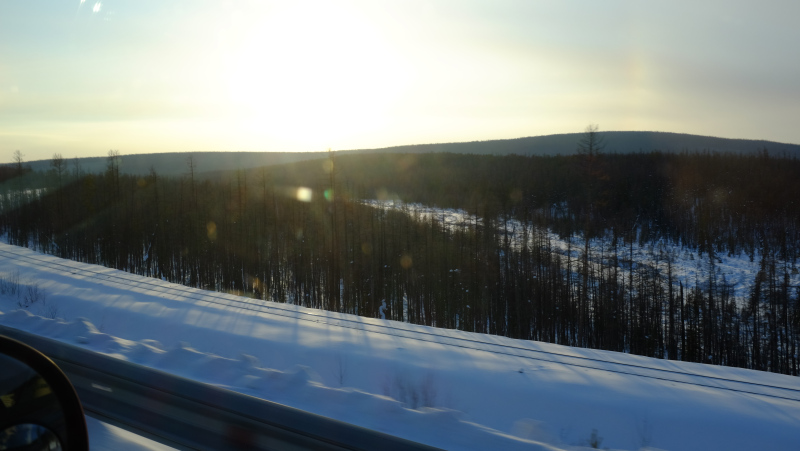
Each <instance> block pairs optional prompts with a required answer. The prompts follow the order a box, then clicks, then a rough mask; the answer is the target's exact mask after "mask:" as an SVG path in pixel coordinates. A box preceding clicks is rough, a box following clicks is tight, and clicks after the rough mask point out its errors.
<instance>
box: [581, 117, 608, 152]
mask: <svg viewBox="0 0 800 451" xmlns="http://www.w3.org/2000/svg"><path fill="white" fill-rule="evenodd" d="M598 130H599V127H598V126H597V124H589V125H587V126H586V130H584V132H583V136H582V137H581V140H580V141H578V153H579V154H581V155H588V156H590V157H591V156H594V155H597V154H599V153H602V152H603V150H604V149H605V148H606V143H605V138H604V137H603V136H602V135H601V134H600V132H599V131H598Z"/></svg>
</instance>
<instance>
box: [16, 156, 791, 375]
mask: <svg viewBox="0 0 800 451" xmlns="http://www.w3.org/2000/svg"><path fill="white" fill-rule="evenodd" d="M192 158H202V155H199V156H196V157H192ZM54 168H55V166H54ZM194 168H195V166H194V164H193V160H192V159H191V158H190V159H189V161H188V165H187V171H186V175H185V176H183V177H160V176H158V174H157V173H156V172H155V171H151V173H150V174H149V175H146V176H140V177H139V176H131V175H125V174H121V173H120V171H119V159H118V155H110V157H109V160H108V170H107V171H106V172H105V173H104V174H100V175H81V174H78V173H75V174H69V173H61V172H59V173H57V172H56V171H55V169H54V170H53V171H51V173H50V175H49V179H50V186H49V189H47V190H46V191H43V192H42V191H37V190H20V189H15V188H14V187H13V186H12V185H11V184H9V185H7V186H8V187H9V189H8V190H7V192H6V193H5V197H4V202H3V204H2V205H3V211H2V215H1V216H0V227H2V232H3V233H5V234H6V236H7V239H8V241H9V242H10V243H12V244H17V245H23V246H29V247H33V248H36V249H39V250H41V251H44V252H48V253H52V254H54V255H58V256H60V257H64V258H70V259H74V260H79V261H84V262H89V263H96V264H102V265H105V266H109V267H114V268H119V269H123V270H126V271H130V272H134V273H138V274H142V275H146V276H151V277H158V278H164V279H166V280H169V281H172V282H178V283H182V284H186V285H190V286H194V287H200V288H204V289H210V290H218V291H226V292H235V293H240V294H243V295H247V296H251V297H254V298H257V299H267V300H273V301H277V302H290V303H293V304H297V305H302V306H307V307H313V308H322V309H327V310H331V311H337V312H345V313H353V314H358V315H362V316H368V317H381V316H383V317H385V318H387V319H394V320H400V321H408V322H413V323H417V324H424V325H431V326H436V327H444V328H457V329H461V330H467V331H475V332H482V333H490V334H498V335H505V336H509V337H514V338H522V339H532V340H541V341H547V342H553V343H560V344H565V345H570V346H581V347H592V348H598V349H607V350H614V351H622V352H630V353H635V354H640V355H646V356H653V357H659V358H670V359H681V360H686V361H698V362H706V363H714V364H722V365H731V366H740V367H746V368H754V369H762V370H768V371H775V372H781V373H787V374H794V375H797V374H798V371H800V368H799V367H798V358H797V347H798V345H800V304H799V303H798V294H799V293H798V288H797V287H795V286H792V285H791V284H790V275H791V274H792V271H796V270H795V264H796V258H797V255H796V247H797V246H796V244H797V242H798V241H797V237H798V235H797V233H798V231H797V224H798V217H797V216H798V206H797V205H796V204H795V203H794V202H795V201H796V198H797V194H798V193H800V189H799V188H798V183H800V182H798V180H800V177H798V175H800V166H799V165H798V162H797V161H794V160H788V159H774V158H770V157H769V156H768V155H767V154H766V153H762V154H761V155H760V156H750V157H745V156H720V155H713V154H694V155H661V154H658V153H653V154H641V155H597V154H591V155H590V154H584V155H577V156H571V157H517V156H505V157H492V156H475V155H449V154H433V155H360V156H341V157H337V158H336V160H335V161H334V160H333V158H332V157H331V158H330V159H328V160H322V161H320V160H318V161H314V162H307V163H303V164H295V165H291V166H282V167H276V168H258V169H254V170H249V171H238V172H235V173H229V174H226V175H217V176H215V177H213V178H210V177H204V178H200V177H199V176H198V175H197V174H195V171H194ZM299 186H306V187H308V188H307V189H308V190H306V189H298V187H299ZM287 187H291V188H287ZM309 194H310V195H309ZM386 196H389V197H393V196H398V197H401V198H403V199H404V200H407V201H413V202H420V203H425V204H431V205H438V206H440V207H458V208H462V209H464V210H465V211H466V212H467V214H466V215H465V216H464V217H463V220H462V221H460V222H459V223H458V224H456V225H451V226H446V225H445V224H444V222H443V221H441V220H438V218H436V217H430V216H424V215H421V214H420V212H419V211H415V210H414V209H413V208H411V209H409V207H404V208H403V209H400V210H397V209H388V208H380V207H375V206H370V205H366V204H364V203H363V202H361V200H362V199H368V198H376V197H386ZM521 224H524V226H522V225H521ZM548 230H557V231H559V232H560V233H561V234H562V235H563V236H564V237H566V239H567V245H568V247H569V249H567V252H566V253H565V252H557V251H556V250H555V249H554V246H555V243H554V242H552V240H551V239H550V238H549V237H550V235H549V234H548V233H546V232H547V231H548ZM573 234H577V235H575V236H580V237H581V238H573ZM599 235H605V236H608V237H610V239H609V240H607V244H606V245H604V246H602V247H600V248H593V247H590V246H589V238H590V237H592V236H599ZM656 238H666V239H669V240H671V241H673V242H678V243H681V244H683V245H685V246H687V247H689V248H693V249H696V250H699V251H700V252H702V254H703V255H704V257H703V258H704V260H703V263H702V265H703V266H704V268H705V269H706V271H707V273H708V274H709V277H708V280H703V281H700V280H698V281H695V282H694V283H691V284H690V285H687V286H684V285H683V284H682V283H679V282H678V281H677V279H675V278H674V276H673V267H672V265H673V262H674V260H675V256H674V255H672V254H670V253H669V252H662V253H659V254H657V259H656V260H657V261H656V262H655V263H653V264H641V263H639V264H637V263H636V262H634V261H633V257H632V255H631V254H632V245H633V243H634V242H635V241H637V240H638V241H641V242H647V241H651V240H654V239H656ZM739 251H745V252H748V253H749V254H750V255H751V257H752V258H754V259H758V261H759V263H760V271H758V274H757V276H756V277H755V279H754V280H753V282H752V288H751V290H750V295H749V296H747V297H746V298H741V299H740V298H736V297H734V295H733V290H732V287H731V286H730V284H729V283H728V282H727V281H726V280H725V279H724V277H718V275H717V274H718V272H717V271H716V270H715V265H716V264H717V260H716V254H717V253H719V252H729V253H733V252H739Z"/></svg>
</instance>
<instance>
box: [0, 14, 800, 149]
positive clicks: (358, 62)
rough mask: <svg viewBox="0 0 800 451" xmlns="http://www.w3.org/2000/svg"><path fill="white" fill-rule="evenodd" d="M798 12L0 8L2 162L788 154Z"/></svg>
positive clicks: (796, 130)
mask: <svg viewBox="0 0 800 451" xmlns="http://www.w3.org/2000/svg"><path fill="white" fill-rule="evenodd" d="M798 17H800V2H798V1H797V0H785V1H769V0H767V1H764V0H761V1H758V2H756V1H737V0H727V1H716V0H704V1H702V2H697V1H670V2H651V1H600V0H574V1H552V2H537V1H533V0H519V1H511V0H509V1H504V0H485V1H474V0H451V1H445V0H424V1H423V0H420V1H415V0H402V1H400V0H398V1H378V0H365V1H356V0H353V1H333V0H327V1H326V0H321V1H297V0H286V1H246V0H237V1H211V0H159V1H153V0H103V1H91V0H86V1H80V0H76V1H63V0H59V1H55V0H0V161H10V160H11V155H12V152H13V151H14V150H16V149H19V150H20V151H22V153H23V154H24V155H25V158H26V160H36V159H44V158H50V157H51V156H52V154H53V153H55V152H60V153H62V154H63V156H64V157H73V156H102V155H105V154H106V153H107V152H108V150H109V149H118V150H119V151H120V152H121V153H123V154H134V153H148V152H166V151H206V150H224V151H234V150H266V151H312V150H313V151H319V150H327V149H328V148H332V149H334V150H340V149H353V148H369V147H386V146H392V145H400V144H417V143H429V142H453V141H473V140H486V139H497V138H517V137H522V136H534V135H546V134H553V133H568V132H580V131H582V130H583V129H584V128H585V127H586V125H587V124H589V123H597V124H599V126H600V129H601V130H658V131H672V132H682V133H694V134H703V135H714V136H722V137H730V138H753V139H768V140H774V141H781V142H791V143H800V27H798V25H797V19H798Z"/></svg>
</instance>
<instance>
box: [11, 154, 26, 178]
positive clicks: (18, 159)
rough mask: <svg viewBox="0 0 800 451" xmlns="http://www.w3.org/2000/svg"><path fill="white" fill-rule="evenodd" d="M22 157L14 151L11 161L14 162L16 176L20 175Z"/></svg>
mask: <svg viewBox="0 0 800 451" xmlns="http://www.w3.org/2000/svg"><path fill="white" fill-rule="evenodd" d="M22 157H24V155H23V154H22V152H20V150H19V149H17V150H15V151H14V156H13V157H12V161H14V164H15V165H16V166H17V174H22Z"/></svg>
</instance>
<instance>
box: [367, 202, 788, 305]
mask: <svg viewBox="0 0 800 451" xmlns="http://www.w3.org/2000/svg"><path fill="white" fill-rule="evenodd" d="M364 203H365V204H366V205H372V206H374V207H376V208H384V209H392V210H397V211H403V212H406V213H407V214H409V215H412V216H418V217H419V218H420V219H422V220H430V218H433V219H435V220H436V221H438V222H440V223H442V224H444V225H445V227H447V228H449V229H450V230H457V229H470V228H472V227H474V226H475V223H476V222H477V224H478V225H482V224H483V221H482V220H481V218H476V217H475V216H474V215H470V214H469V213H468V212H466V211H464V210H458V209H444V208H436V207H429V206H425V205H421V204H408V203H403V202H400V201H392V200H388V201H377V200H372V201H365V202H364ZM499 227H500V228H501V231H502V228H504V227H505V228H506V229H507V231H508V235H509V240H510V242H511V245H512V246H519V245H520V244H521V242H522V235H523V227H525V226H524V225H523V224H522V223H521V222H520V221H517V220H514V219H510V220H508V221H507V222H506V223H505V224H503V223H502V222H501V223H500V225H499ZM527 229H528V230H527V232H528V236H529V237H530V238H529V239H530V240H532V239H533V237H534V236H535V234H536V233H537V230H536V229H535V228H534V227H533V226H532V225H530V224H528V225H527ZM543 233H544V235H545V236H544V239H545V241H546V242H549V243H550V246H551V248H552V249H553V251H554V252H558V253H560V254H562V255H564V256H567V255H568V256H569V257H570V258H572V259H574V261H578V260H579V259H580V258H581V253H582V252H583V245H584V242H583V237H582V236H581V235H580V234H575V235H574V236H572V237H570V238H569V239H565V238H562V237H560V236H558V234H556V233H553V232H552V231H549V230H546V231H543ZM611 242H612V240H611V239H610V238H608V237H603V238H593V239H591V240H589V249H590V251H589V254H590V259H591V260H592V261H594V262H595V263H596V264H597V263H600V261H601V260H603V263H604V264H610V260H609V259H610V258H611V256H612V255H613V249H612V245H611ZM617 252H618V258H619V265H620V267H621V268H622V269H623V271H621V272H620V277H625V276H626V272H625V271H627V270H628V269H629V268H630V267H631V266H630V265H629V262H630V261H632V262H633V265H632V267H633V268H634V269H635V268H636V266H637V265H649V266H654V267H657V268H658V270H659V271H660V272H661V274H662V275H664V276H665V277H666V274H667V265H668V264H667V260H669V261H670V263H671V265H672V277H673V283H674V284H675V285H676V286H677V285H678V284H679V283H683V286H684V287H693V286H695V284H699V285H700V286H703V285H705V284H706V283H707V281H708V276H709V274H710V272H711V270H712V269H711V265H710V263H709V256H708V254H699V253H698V252H697V251H696V250H694V249H687V248H686V247H683V246H680V245H679V244H676V243H672V242H669V241H666V240H660V241H658V242H650V243H645V244H641V243H639V242H638V241H637V242H633V243H622V242H620V243H618V249H617ZM783 263H785V262H781V267H782V264H783ZM760 264H761V255H760V254H759V253H758V252H756V253H755V254H754V255H753V259H752V260H751V259H750V256H749V255H747V254H746V253H744V252H740V253H738V254H735V255H728V254H716V255H715V259H714V267H713V271H714V272H715V273H716V276H717V280H718V283H721V282H722V280H723V277H724V280H725V282H726V283H728V284H730V286H731V289H732V290H733V295H734V296H736V297H737V298H739V299H744V298H746V297H747V296H748V294H749V292H750V287H751V286H752V285H753V282H754V281H755V277H756V274H757V273H758V271H759V265H760ZM790 265H791V263H790ZM790 284H791V285H795V286H797V285H800V271H797V270H796V269H795V270H792V271H791V274H790Z"/></svg>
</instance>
